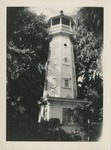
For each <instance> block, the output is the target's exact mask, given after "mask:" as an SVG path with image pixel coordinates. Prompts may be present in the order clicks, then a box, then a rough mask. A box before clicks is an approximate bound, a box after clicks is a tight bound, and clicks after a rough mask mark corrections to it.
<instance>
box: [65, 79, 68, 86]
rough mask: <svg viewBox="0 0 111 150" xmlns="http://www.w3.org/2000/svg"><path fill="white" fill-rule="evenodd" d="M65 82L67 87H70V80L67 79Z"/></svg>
mask: <svg viewBox="0 0 111 150" xmlns="http://www.w3.org/2000/svg"><path fill="white" fill-rule="evenodd" d="M64 81H65V87H69V81H68V79H65V80H64Z"/></svg>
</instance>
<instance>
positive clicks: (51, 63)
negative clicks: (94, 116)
mask: <svg viewBox="0 0 111 150" xmlns="http://www.w3.org/2000/svg"><path fill="white" fill-rule="evenodd" d="M73 27H74V21H73V19H72V18H71V17H69V16H67V15H64V13H63V11H60V15H58V16H54V17H52V18H50V20H49V37H50V39H51V40H50V43H49V44H50V45H49V54H48V60H47V71H46V80H45V85H44V92H43V98H42V100H41V101H40V102H39V104H40V114H39V121H40V120H42V119H43V120H49V119H51V118H58V119H59V120H60V123H61V124H69V123H70V124H71V122H72V119H71V116H70V114H69V113H68V111H69V109H74V107H76V106H77V105H78V104H80V103H81V101H80V100H77V81H76V68H75V58H74V49H73V43H72V40H71V39H72V35H73Z"/></svg>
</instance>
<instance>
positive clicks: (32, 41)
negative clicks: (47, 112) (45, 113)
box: [7, 7, 49, 120]
mask: <svg viewBox="0 0 111 150" xmlns="http://www.w3.org/2000/svg"><path fill="white" fill-rule="evenodd" d="M47 35H48V33H47V23H46V21H45V16H44V15H43V14H41V15H36V14H34V13H31V12H30V11H29V10H28V8H22V7H8V8H7V117H9V118H10V117H16V116H17V115H19V114H21V115H22V114H27V115H28V116H30V117H32V118H34V117H35V120H37V116H38V111H39V108H38V106H37V100H38V99H40V97H41V95H42V91H43V86H44V79H45V62H46V60H47V54H48V45H49V44H48V40H47Z"/></svg>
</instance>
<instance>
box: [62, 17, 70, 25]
mask: <svg viewBox="0 0 111 150" xmlns="http://www.w3.org/2000/svg"><path fill="white" fill-rule="evenodd" d="M69 21H70V20H69V19H67V18H62V24H64V25H67V26H69V25H70V22H69Z"/></svg>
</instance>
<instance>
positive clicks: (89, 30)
mask: <svg viewBox="0 0 111 150" xmlns="http://www.w3.org/2000/svg"><path fill="white" fill-rule="evenodd" d="M73 17H74V19H75V23H76V25H75V28H74V39H75V40H74V50H75V55H76V73H77V78H78V97H79V98H82V99H85V100H87V103H88V104H86V106H85V107H88V108H87V110H88V112H90V111H93V112H92V114H93V115H94V114H95V118H96V120H97V118H98V117H96V116H98V115H97V114H99V111H100V109H101V108H102V105H103V79H102V64H101V59H102V49H103V8H88V7H87V8H85V7H84V8H81V9H80V10H79V11H78V14H77V16H73Z"/></svg>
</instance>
